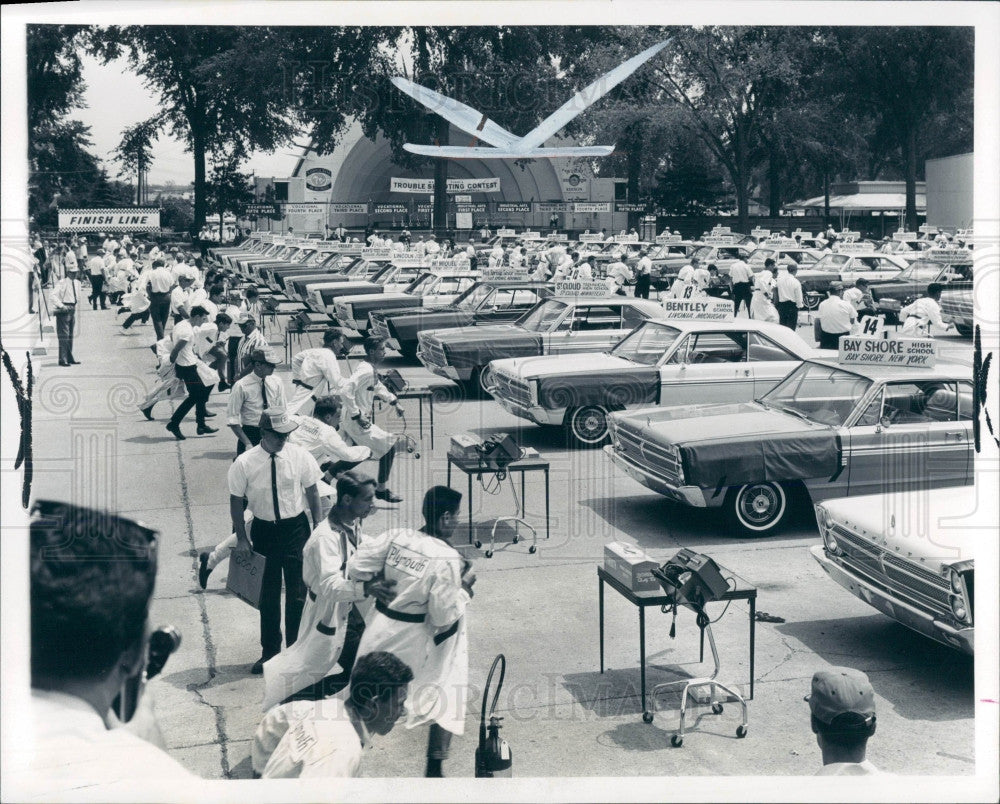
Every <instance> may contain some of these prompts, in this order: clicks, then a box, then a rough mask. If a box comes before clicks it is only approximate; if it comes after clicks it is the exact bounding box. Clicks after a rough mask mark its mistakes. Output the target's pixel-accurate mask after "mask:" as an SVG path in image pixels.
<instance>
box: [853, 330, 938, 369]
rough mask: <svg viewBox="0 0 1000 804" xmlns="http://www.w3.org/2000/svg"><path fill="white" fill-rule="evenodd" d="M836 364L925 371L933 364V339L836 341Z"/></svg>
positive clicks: (934, 358) (935, 354) (935, 351)
mask: <svg viewBox="0 0 1000 804" xmlns="http://www.w3.org/2000/svg"><path fill="white" fill-rule="evenodd" d="M839 345H840V349H839V355H838V362H839V363H840V364H841V365H845V366H899V367H904V368H927V367H930V366H933V365H934V364H935V362H936V361H937V349H936V345H935V342H934V339H933V338H891V339H889V340H886V339H885V338H855V337H851V336H849V335H844V336H843V337H842V338H841V339H840V344H839Z"/></svg>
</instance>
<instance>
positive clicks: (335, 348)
mask: <svg viewBox="0 0 1000 804" xmlns="http://www.w3.org/2000/svg"><path fill="white" fill-rule="evenodd" d="M345 347H346V343H345V341H344V333H343V332H342V331H341V330H339V329H337V328H335V327H331V328H330V329H328V330H326V332H324V333H323V345H322V346H320V347H318V348H316V349H303V350H302V351H301V352H299V353H297V354H296V355H295V357H293V358H292V385H293V386H295V387H294V390H293V392H292V401H291V403H290V404H289V406H288V410H289V411H291V412H292V413H308V412H309V410H310V408H311V406H312V403H313V402H314V401H315V400H316V399H318V398H319V397H321V396H327V395H328V394H338V395H339V394H341V393H343V391H344V375H343V374H342V373H341V371H340V364H339V363H338V362H337V358H338V357H339V356H340V355H343V354H346V351H347V350H346V348H345Z"/></svg>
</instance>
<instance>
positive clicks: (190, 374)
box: [170, 365, 212, 425]
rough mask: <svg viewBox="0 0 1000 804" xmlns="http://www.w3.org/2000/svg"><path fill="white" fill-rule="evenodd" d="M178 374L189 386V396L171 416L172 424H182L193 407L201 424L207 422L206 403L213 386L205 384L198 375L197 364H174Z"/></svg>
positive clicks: (196, 418) (195, 415) (187, 386)
mask: <svg viewBox="0 0 1000 804" xmlns="http://www.w3.org/2000/svg"><path fill="white" fill-rule="evenodd" d="M174 371H175V372H176V373H177V376H178V377H180V379H182V380H183V381H184V385H185V387H186V388H187V396H186V397H184V401H183V402H181V403H180V404H179V405H178V406H177V410H175V411H174V415H173V416H171V417H170V423H171V424H175V425H176V424H180V423H181V422H182V421H184V417H185V416H187V415H188V412H189V411H190V410H191V408H194V418H195V420H196V421H197V422H198V424H199V425H203V424H205V414H206V413H207V412H208V411H207V410H206V408H205V404H206V403H207V402H208V397H209V394H211V393H212V386H211V385H205V384H204V383H203V382H202V381H201V378H200V377H199V376H198V367H197V366H176V365H175V366H174Z"/></svg>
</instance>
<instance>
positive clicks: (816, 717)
mask: <svg viewBox="0 0 1000 804" xmlns="http://www.w3.org/2000/svg"><path fill="white" fill-rule="evenodd" d="M805 700H806V701H808V702H809V721H810V724H811V726H812V730H813V734H815V735H816V743H817V745H819V749H820V751H821V752H822V753H823V768H822V769H821V770H820V771H819V772H818V773H817V774H816V775H817V776H869V775H873V774H877V773H879V770H878V768H876V767H875V766H874V765H873V764H872V763H871V762H869V761H868V760H867V759H866V758H865V756H866V754H867V751H868V740H869V738H870V737H871V736H872V735H874V734H875V725H876V717H875V690H874V689H873V688H872V685H871V682H870V681H869V680H868V676H867V675H865V674H864V673H862V672H861V671H860V670H855V669H853V668H851V667H831V668H829V669H827V670H820V671H818V672H816V673H815V674H814V675H813V677H812V691H811V692H810V694H809V695H807V696H806V697H805Z"/></svg>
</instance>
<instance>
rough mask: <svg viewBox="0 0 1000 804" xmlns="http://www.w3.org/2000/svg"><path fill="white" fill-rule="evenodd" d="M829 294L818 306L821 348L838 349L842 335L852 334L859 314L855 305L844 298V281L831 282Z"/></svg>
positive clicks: (817, 314)
mask: <svg viewBox="0 0 1000 804" xmlns="http://www.w3.org/2000/svg"><path fill="white" fill-rule="evenodd" d="M828 293H829V295H828V296H827V298H826V299H824V300H823V301H821V302H820V304H819V307H817V308H816V316H817V318H818V319H819V327H820V333H819V334H820V338H819V348H820V349H838V348H839V347H840V337H841V336H842V335H850V334H851V329H852V328H853V327H854V324H855V323H857V320H858V314H857V311H855V309H854V307H853V306H852V305H850V304H848V303H847V302H846V301H844V300H843V298H841V297H842V295H843V293H844V283H843V282H831V283H830V290H829V291H828Z"/></svg>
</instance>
